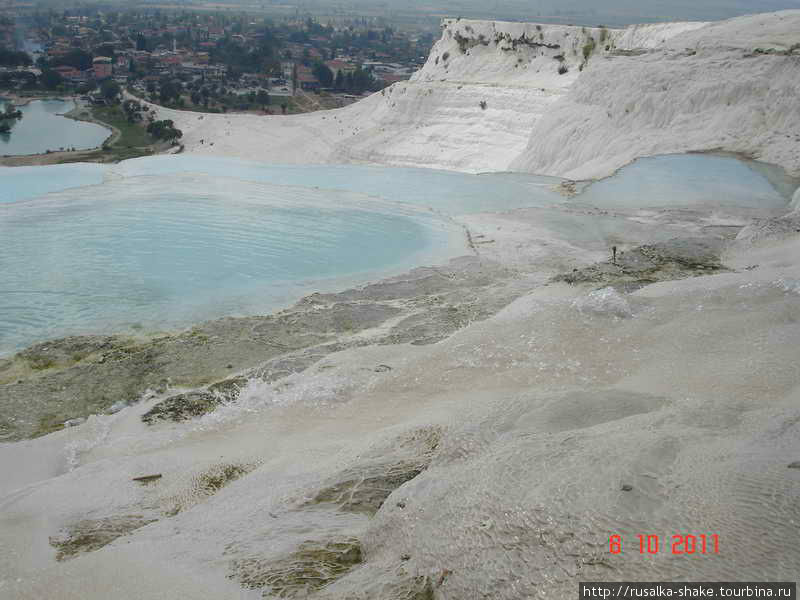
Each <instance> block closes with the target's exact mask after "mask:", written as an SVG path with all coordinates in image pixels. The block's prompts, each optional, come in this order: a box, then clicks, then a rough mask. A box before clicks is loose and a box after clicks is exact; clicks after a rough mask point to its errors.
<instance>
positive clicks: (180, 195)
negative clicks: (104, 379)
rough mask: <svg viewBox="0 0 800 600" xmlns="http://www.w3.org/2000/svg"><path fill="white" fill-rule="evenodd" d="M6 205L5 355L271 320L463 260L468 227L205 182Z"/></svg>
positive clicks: (147, 180)
mask: <svg viewBox="0 0 800 600" xmlns="http://www.w3.org/2000/svg"><path fill="white" fill-rule="evenodd" d="M0 206H2V208H3V212H2V213H0V214H2V219H0V239H2V240H3V244H2V247H1V248H0V271H2V273H3V280H2V283H0V348H2V349H3V350H6V351H7V350H9V349H13V348H18V347H20V346H23V345H25V344H29V343H30V342H32V341H34V340H39V339H46V338H48V337H52V336H56V335H62V334H65V333H81V332H90V331H103V330H106V329H119V328H123V329H127V328H130V327H133V328H134V329H138V328H144V329H149V328H158V327H174V326H177V325H184V324H189V323H192V322H196V321H199V320H203V319H209V318H213V317H218V316H223V315H228V314H248V313H254V312H263V311H269V310H272V309H274V308H276V307H278V306H281V305H284V304H286V303H289V302H291V301H293V300H296V299H297V298H298V297H299V296H300V295H302V294H303V293H306V292H310V291H313V290H317V289H331V287H332V286H333V287H340V286H342V285H346V284H348V283H358V282H361V281H364V280H366V279H369V278H370V277H372V276H376V275H380V274H385V273H387V272H393V271H398V270H404V269H408V268H411V267H413V266H414V265H415V264H416V263H417V261H426V260H441V259H446V257H447V256H450V255H453V254H460V253H463V250H464V249H463V230H462V229H461V228H459V227H457V226H456V225H454V224H453V223H451V222H450V221H449V220H448V219H446V218H442V217H440V216H438V215H437V214H433V213H430V212H428V211H420V210H418V209H415V208H411V209H408V208H405V207H403V206H402V205H398V204H393V203H387V202H385V201H382V200H380V199H375V198H368V197H366V196H362V195H357V194H353V193H345V192H324V193H323V192H321V191H317V190H313V189H307V188H295V187H285V186H274V185H268V184H257V183H251V182H243V181H238V180H231V179H220V178H213V177H210V176H201V175H191V176H189V175H173V176H163V175H159V176H146V177H144V176H143V177H135V178H130V179H124V180H120V181H116V182H112V183H107V184H105V185H99V186H88V187H82V188H78V189H71V190H67V191H63V192H60V193H53V194H50V195H46V196H44V197H42V198H38V199H35V200H29V201H22V202H15V203H7V204H4V205H0ZM453 239H455V240H457V242H460V243H451V242H452V241H453Z"/></svg>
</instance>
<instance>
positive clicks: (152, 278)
mask: <svg viewBox="0 0 800 600" xmlns="http://www.w3.org/2000/svg"><path fill="white" fill-rule="evenodd" d="M58 118H59V119H61V120H62V121H66V120H65V119H62V118H61V117H58ZM70 123H72V122H71V121H70ZM559 183H561V181H560V180H558V179H555V178H552V177H537V176H531V175H522V174H487V175H466V174H460V173H452V172H444V171H432V170H424V169H410V168H384V167H369V166H359V165H345V166H281V165H263V164H260V163H252V162H246V161H239V160H234V159H217V158H210V157H195V156H190V155H178V156H156V157H147V158H142V159H136V160H131V161H126V162H124V163H121V164H118V165H87V164H78V165H57V166H50V167H25V168H14V169H12V168H0V239H1V240H2V244H0V273H2V280H1V281H0V354H4V353H8V352H10V351H12V350H14V349H17V348H20V347H23V346H25V345H28V344H30V343H32V342H34V341H37V340H43V339H47V338H50V337H54V336H59V335H65V334H72V333H89V332H97V331H110V330H114V331H116V330H122V331H125V330H129V329H130V328H133V329H134V330H144V331H150V330H153V329H158V328H173V327H176V326H183V325H188V324H190V323H193V322H196V321H199V320H204V319H210V318H216V317H220V316H224V315H228V314H253V313H259V312H266V311H270V310H273V309H275V308H277V307H280V306H284V305H286V304H288V303H291V302H293V301H294V300H296V299H298V298H299V297H300V296H302V295H303V294H305V293H309V292H311V291H316V290H322V289H326V290H334V289H342V288H343V287H345V286H348V285H355V284H360V283H365V282H367V281H369V280H371V279H374V278H378V277H381V276H385V275H387V274H390V273H397V272H401V271H403V270H406V269H409V268H412V267H413V266H415V265H419V264H435V263H439V262H442V261H445V260H447V259H448V258H450V257H453V256H457V255H460V254H464V253H467V252H468V249H467V248H466V245H465V242H464V235H463V229H462V228H461V227H460V226H459V225H458V223H457V222H456V221H457V216H458V215H463V214H468V213H476V212H500V211H507V210H512V209H514V208H519V207H531V206H532V207H546V206H552V205H558V204H566V203H577V204H586V203H590V204H594V205H597V206H601V207H604V206H607V207H621V208H637V207H648V206H656V205H657V206H695V205H728V206H745V207H748V206H752V207H770V208H775V207H780V206H786V205H787V204H788V201H789V193H790V191H791V186H790V185H787V184H786V182H785V181H784V180H783V179H782V178H781V176H780V174H779V173H778V172H777V171H775V170H770V169H769V168H767V167H765V166H763V165H757V164H755V163H744V162H741V161H739V160H736V159H734V158H731V157H720V156H707V155H687V156H665V157H656V158H649V159H643V160H640V161H638V162H636V163H634V164H633V165H631V166H629V167H626V168H624V169H622V170H621V171H620V172H619V173H618V174H617V175H615V176H614V177H612V178H609V179H607V180H604V181H601V182H599V183H595V184H594V185H592V186H590V187H589V188H588V189H587V190H586V191H584V192H583V193H582V194H580V195H578V196H577V197H575V198H567V197H565V196H564V195H562V194H560V193H558V192H557V191H556V189H555V186H556V185H558V184H559ZM452 217H455V218H456V221H453V219H452ZM592 218H594V217H588V216H587V217H586V219H589V220H591V219H592ZM542 219H543V221H542V226H544V227H547V228H549V229H553V230H557V231H558V232H560V234H561V235H562V236H565V237H567V238H569V239H571V237H570V236H573V237H574V236H576V235H591V236H601V237H602V235H601V234H602V231H600V230H601V229H602V225H603V224H602V223H601V222H600V217H597V218H596V220H597V227H594V226H593V224H592V223H590V222H587V223H583V224H582V225H581V227H582V229H581V230H580V231H577V230H575V228H576V224H575V219H574V218H573V217H570V218H566V217H565V216H564V215H560V213H557V212H553V211H550V212H548V213H544V212H543V213H542ZM584 230H585V231H584ZM596 230H597V231H596ZM587 232H588V233H587Z"/></svg>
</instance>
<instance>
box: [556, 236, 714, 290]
mask: <svg viewBox="0 0 800 600" xmlns="http://www.w3.org/2000/svg"><path fill="white" fill-rule="evenodd" d="M723 247H724V241H723V240H721V239H718V238H709V239H705V238H677V239H673V240H669V241H668V242H661V243H657V244H649V245H643V246H637V247H636V248H633V249H631V250H628V251H621V252H620V253H619V254H618V255H617V259H616V261H614V262H612V261H604V262H600V263H596V264H594V265H589V266H588V267H584V268H582V269H575V270H574V271H572V272H571V273H564V274H562V275H557V276H556V277H555V278H553V280H554V281H564V282H566V283H571V284H585V283H588V284H593V285H597V286H598V287H603V286H614V287H618V288H621V289H623V290H626V291H629V290H635V289H638V288H640V287H643V286H645V285H649V284H651V283H655V282H657V281H669V280H672V279H684V278H686V277H697V276H699V275H710V274H712V273H715V272H718V271H722V270H724V269H725V268H724V267H723V265H722V263H721V261H720V253H721V252H722V249H723Z"/></svg>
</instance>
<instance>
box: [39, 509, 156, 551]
mask: <svg viewBox="0 0 800 600" xmlns="http://www.w3.org/2000/svg"><path fill="white" fill-rule="evenodd" d="M154 521H156V519H152V518H147V517H144V516H142V515H121V516H116V517H106V518H102V519H87V520H84V521H79V522H77V523H75V524H73V525H71V526H69V527H67V528H66V529H64V530H62V531H61V532H60V533H59V534H58V535H55V536H53V537H51V538H50V545H51V546H53V547H54V548H55V549H56V551H57V553H56V560H59V561H61V560H67V559H70V558H75V557H76V556H78V555H79V554H84V553H86V552H93V551H95V550H99V549H100V548H102V547H103V546H107V545H108V544H110V543H111V542H113V541H114V540H116V539H117V538H119V537H122V536H124V535H128V534H129V533H131V532H133V531H135V530H137V529H139V528H141V527H144V526H145V525H147V524H149V523H153V522H154Z"/></svg>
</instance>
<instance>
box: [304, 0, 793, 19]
mask: <svg viewBox="0 0 800 600" xmlns="http://www.w3.org/2000/svg"><path fill="white" fill-rule="evenodd" d="M307 2H309V3H314V4H317V5H320V4H327V5H330V6H349V7H350V8H355V7H356V6H359V5H361V6H364V7H367V6H369V8H371V9H373V10H374V9H376V8H378V7H384V9H385V10H386V11H387V13H398V12H406V11H417V10H421V11H424V12H427V13H432V14H445V15H448V16H463V17H473V18H475V17H477V18H494V19H503V18H506V19H515V20H527V21H530V20H536V18H537V17H551V18H552V20H559V21H564V22H575V23H576V24H599V23H604V24H608V25H614V24H625V23H636V22H645V21H667V20H716V19H725V18H729V17H732V16H736V15H742V14H750V13H758V12H768V11H774V10H783V9H789V8H793V9H800V0H316V1H315V0H307ZM298 4H299V5H300V6H302V5H303V2H302V0H301V1H300V2H298Z"/></svg>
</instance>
